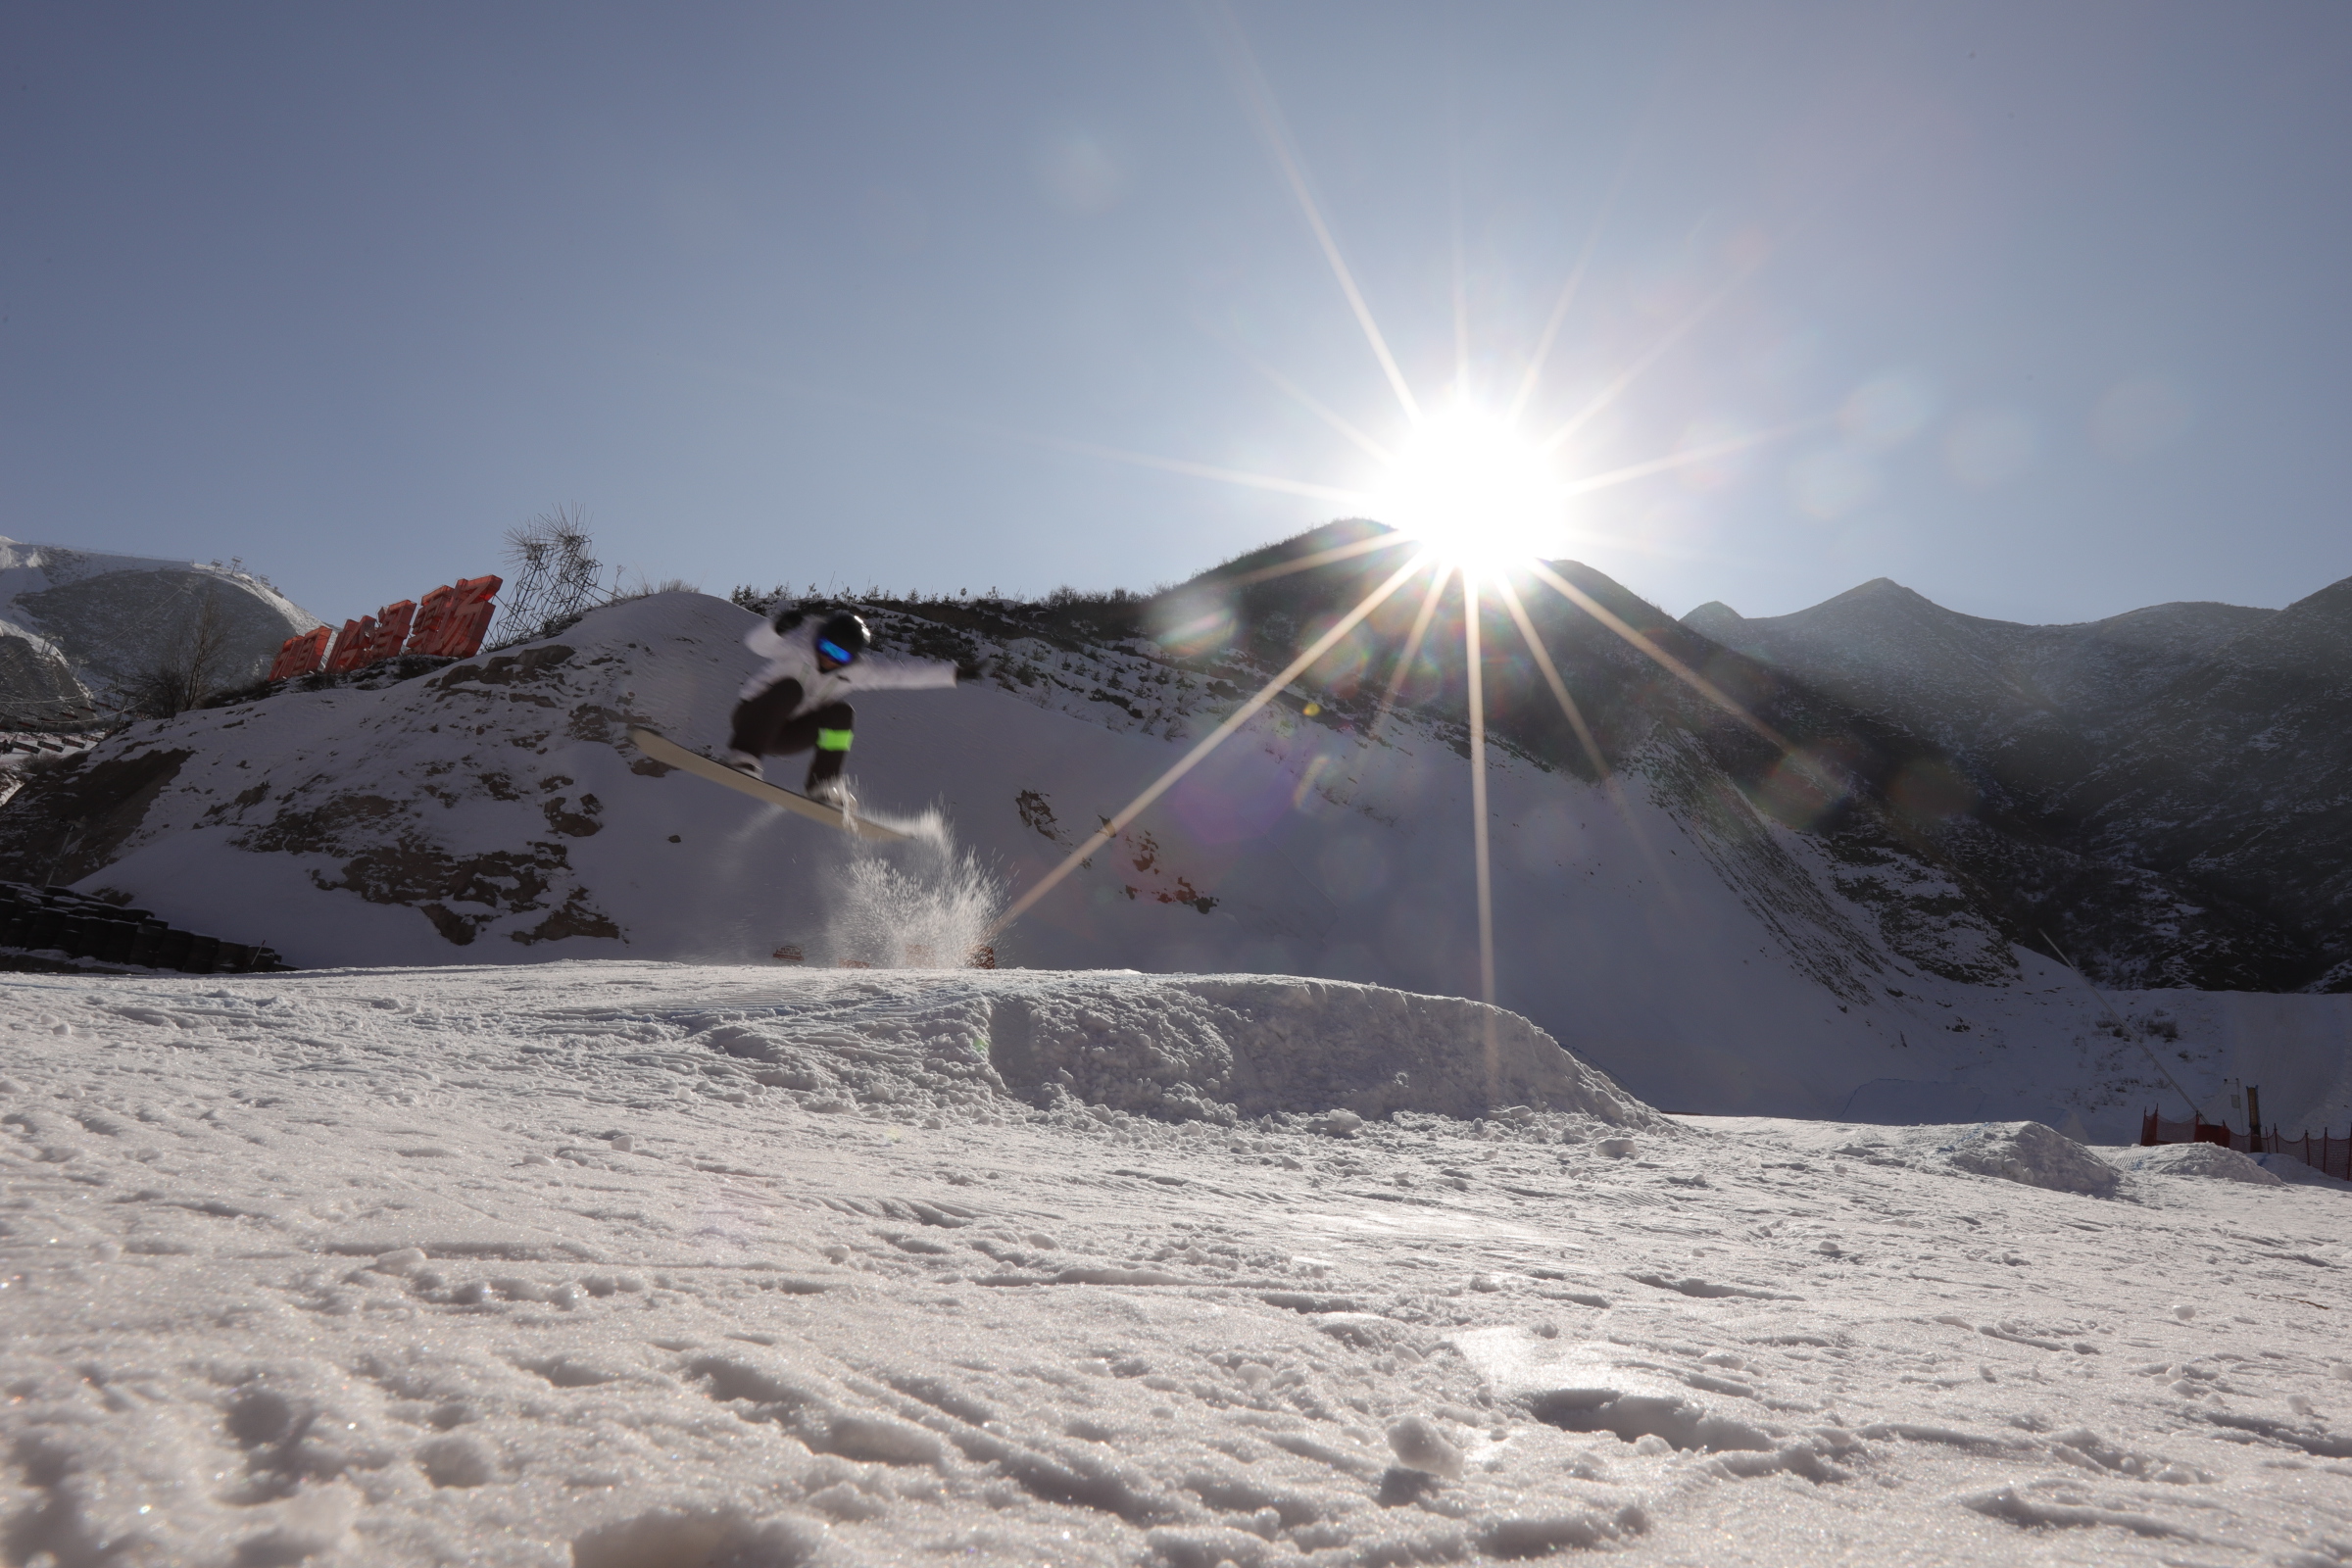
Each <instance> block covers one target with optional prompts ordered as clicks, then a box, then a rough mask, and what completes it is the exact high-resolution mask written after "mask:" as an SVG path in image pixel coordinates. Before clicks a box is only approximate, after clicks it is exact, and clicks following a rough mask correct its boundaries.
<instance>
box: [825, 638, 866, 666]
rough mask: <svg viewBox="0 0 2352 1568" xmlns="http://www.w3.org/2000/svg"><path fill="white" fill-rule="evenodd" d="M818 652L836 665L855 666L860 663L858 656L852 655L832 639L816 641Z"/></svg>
mask: <svg viewBox="0 0 2352 1568" xmlns="http://www.w3.org/2000/svg"><path fill="white" fill-rule="evenodd" d="M816 651H817V652H818V653H820V654H822V655H824V656H825V657H826V658H827V659H830V660H831V661H833V662H835V663H836V664H855V663H856V662H858V656H857V655H856V654H853V653H851V652H850V651H849V650H848V649H847V648H844V647H842V646H841V644H839V643H837V642H835V641H834V640H833V639H832V638H830V637H819V638H818V639H817V640H816Z"/></svg>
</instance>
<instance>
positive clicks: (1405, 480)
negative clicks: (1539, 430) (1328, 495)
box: [1372, 408, 1567, 572]
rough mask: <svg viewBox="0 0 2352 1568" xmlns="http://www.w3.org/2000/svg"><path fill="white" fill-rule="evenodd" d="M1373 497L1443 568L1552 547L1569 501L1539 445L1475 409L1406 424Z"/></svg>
mask: <svg viewBox="0 0 2352 1568" xmlns="http://www.w3.org/2000/svg"><path fill="white" fill-rule="evenodd" d="M1374 496H1375V501H1374V508H1373V513H1372V515H1373V516H1374V517H1375V518H1376V519H1378V520H1379V521H1381V522H1385V523H1387V524H1388V525H1389V526H1390V527H1392V528H1396V529H1398V530H1400V531H1402V532H1404V533H1408V534H1411V535H1412V536H1413V537H1414V538H1416V539H1418V540H1420V541H1421V542H1422V543H1423V544H1424V545H1426V546H1427V547H1428V548H1429V550H1430V552H1431V553H1432V554H1434V555H1436V556H1437V557H1438V558H1439V559H1440V560H1442V561H1444V562H1445V563H1446V564H1448V565H1453V566H1462V567H1467V568H1470V569H1472V570H1477V571H1482V572H1492V571H1495V570H1499V569H1501V568H1503V567H1505V566H1508V565H1510V564H1515V563H1518V562H1523V561H1527V560H1530V559H1534V558H1538V557H1541V556H1543V555H1544V554H1546V553H1548V552H1549V551H1550V550H1551V549H1553V548H1554V547H1556V544H1557V542H1558V538H1559V535H1560V532H1561V529H1562V526H1563V514H1564V510H1565V508H1566V504H1567V495H1566V491H1565V489H1564V487H1563V486H1562V485H1561V482H1560V480H1559V477H1558V476H1557V475H1556V474H1554V473H1553V472H1552V470H1551V464H1550V462H1549V460H1548V459H1547V458H1546V456H1545V455H1544V450H1543V449H1542V448H1541V447H1539V446H1538V445H1537V444H1536V443H1534V442H1532V441H1529V440H1527V439H1526V438H1525V437H1523V436H1521V435H1520V434H1519V433H1518V432H1517V431H1515V430H1514V429H1512V428H1511V425H1510V422H1509V421H1508V420H1505V419H1503V418H1500V417H1496V416H1495V415H1491V414H1487V413H1485V412H1484V411H1482V410H1479V409H1475V408H1461V409H1455V410H1451V411H1448V412H1446V413H1442V414H1435V415H1431V416H1430V417H1427V418H1424V419H1422V420H1421V421H1420V422H1419V423H1418V424H1416V425H1414V426H1413V430H1412V434H1411V436H1410V437H1409V438H1407V440H1406V441H1405V444H1404V447H1403V449H1402V450H1401V451H1399V452H1398V453H1397V455H1396V458H1395V461H1394V462H1393V463H1392V464H1391V466H1390V467H1389V470H1388V472H1387V474H1386V475H1384V476H1383V479H1382V481H1381V483H1380V484H1379V485H1378V486H1377V488H1376V489H1375V491H1374Z"/></svg>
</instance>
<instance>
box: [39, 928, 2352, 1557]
mask: <svg viewBox="0 0 2352 1568" xmlns="http://www.w3.org/2000/svg"><path fill="white" fill-rule="evenodd" d="M0 985H4V986H5V988H6V990H7V995H8V1005H7V1006H6V1008H5V1009H4V1010H0V1039H4V1040H5V1043H6V1045H5V1051H4V1052H0V1070H4V1071H5V1075H6V1076H5V1079H4V1080H0V1105H4V1106H5V1109H4V1110H0V1162H4V1163H0V1169H4V1170H5V1172H6V1191H5V1200H4V1201H5V1204H6V1206H5V1208H4V1209H0V1220H4V1222H5V1233H4V1235H0V1249H5V1254H6V1255H5V1260H4V1261H0V1326H4V1327H5V1329H6V1333H7V1339H6V1350H5V1352H4V1359H5V1367H4V1368H0V1377H4V1379H5V1385H6V1390H7V1399H6V1402H5V1403H4V1404H0V1436H4V1437H5V1440H6V1443H7V1445H8V1446H7V1450H6V1451H7V1452H8V1454H9V1457H10V1461H11V1468H10V1470H9V1472H8V1476H7V1486H8V1495H6V1496H5V1497H4V1498H0V1508H4V1509H5V1517H0V1553H4V1554H5V1556H6V1558H7V1560H8V1561H11V1562H22V1563H42V1564H50V1563H54V1564H57V1565H60V1568H67V1565H81V1564H97V1563H108V1564H162V1563H174V1564H179V1563H187V1564H221V1565H229V1564H288V1563H296V1562H309V1563H317V1564H340V1563H353V1564H356V1563H368V1564H406V1563H449V1562H466V1563H481V1564H517V1565H519V1564H533V1565H540V1564H544V1565H551V1568H552V1565H562V1564H578V1565H587V1568H640V1565H642V1568H653V1565H693V1564H734V1565H773V1564H799V1563H811V1564H825V1563H837V1564H857V1563H886V1562H887V1563H899V1562H906V1563H920V1562H933V1561H942V1560H949V1559H955V1560H969V1561H982V1562H1005V1563H1022V1564H1039V1563H1061V1564H1075V1563H1117V1564H1128V1563H1143V1564H1166V1565H1171V1568H1191V1565H1196V1564H1197V1565H1204V1568H1206V1565H1214V1564H1217V1563H1220V1562H1232V1563H1235V1564H1239V1565H1245V1568H1252V1565H1272V1564H1283V1563H1293V1562H1299V1563H1318V1564H1334V1565H1338V1564H1364V1565H1372V1564H1378V1565H1384V1568H1385V1565H1401V1564H1412V1563H1438V1562H1456V1561H1465V1562H1466V1561H1486V1560H1496V1559H1524V1558H1537V1557H1545V1556H1550V1555H1554V1554H1563V1553H1565V1554H1575V1553H1579V1552H1582V1551H1585V1550H1598V1551H1607V1552H1610V1553H1612V1554H1613V1555H1616V1556H1618V1557H1622V1558H1625V1559H1628V1560H1633V1561H1655V1562H1660V1563H1708V1564H1725V1563H1760V1564H1805V1565H1808V1568H1810V1565H1812V1564H1815V1563H1822V1562H1857V1563H1860V1562H1871V1563H1876V1562H1892V1561H1901V1562H1907V1563H1945V1562H1952V1563H1959V1562H1969V1563H1979V1562H1981V1563H2020V1562H2023V1563H2060V1562H2065V1563H2082V1562H2144V1563H2151V1564H2152V1563H2159V1562H2163V1563H2205V1564H2239V1563H2244V1564H2255V1563H2263V1564H2290V1565H2323V1564H2337V1563H2341V1562H2344V1561H2346V1560H2347V1558H2348V1556H2352V1421H2347V1407H2348V1406H2352V1346H2347V1344H2346V1342H2345V1339H2344V1336H2343V1331H2342V1325H2341V1322H2340V1319H2341V1317H2342V1315H2343V1313H2344V1312H2346V1311H2347V1310H2352V1298H2347V1296H2346V1294H2345V1292H2344V1291H2343V1289H2342V1281H2343V1279H2344V1278H2345V1275H2344V1269H2345V1268H2346V1267H2347V1266H2348V1265H2352V1248H2348V1247H2347V1245H2346V1235H2347V1232H2346V1226H2345V1218H2346V1214H2347V1209H2346V1206H2345V1204H2346V1200H2347V1195H2346V1194H2345V1193H2344V1192H2343V1191H2342V1190H2341V1189H2340V1188H2338V1187H2334V1186H2272V1185H2256V1184H2253V1183H2249V1182H2247V1181H2244V1180H2228V1179H2223V1180H2216V1179H2213V1177H2214V1176H2215V1175H2222V1176H2225V1177H2226V1176H2227V1175H2229V1172H2227V1171H2213V1172H2206V1173H2191V1172H2194V1171H2195V1167H2177V1168H2176V1170H2173V1171H2168V1170H2166V1169H2164V1168H2162V1167H2161V1166H2160V1165H2156V1164H2149V1163H2143V1164H2141V1165H2140V1166H2139V1167H2138V1168H2125V1169H2119V1168H2118V1165H2117V1160H2118V1159H2123V1160H2124V1162H2125V1163H2126V1164H2127V1165H2128V1164H2129V1163H2130V1161H2129V1159H2128V1157H2126V1156H2125V1154H2124V1152H2122V1151H2115V1152H2112V1153H2113V1154H2114V1155H2115V1156H2116V1158H2104V1157H2094V1156H2093V1155H2092V1153H2091V1152H2086V1151H2084V1150H2083V1149H2082V1147H2081V1146H2079V1145H2075V1144H2072V1143H2069V1142H2067V1141H2066V1140H2063V1139H2058V1138H2057V1137H2056V1135H2055V1134H2052V1133H2050V1132H2049V1130H2048V1129H2047V1128H2044V1127H2039V1126H2038V1125H2036V1124H2034V1123H2030V1122H2028V1123H2016V1122H2006V1123H1994V1124H1986V1125H1982V1126H1967V1125H1962V1126H1942V1127H1917V1128H1883V1129H1882V1128H1872V1127H1857V1126H1850V1125H1847V1126H1834V1127H1833V1126H1825V1125H1823V1124H1819V1123H1806V1122H1787V1121H1767V1120H1741V1121H1729V1120H1725V1121H1710V1120H1698V1119H1691V1120H1679V1121H1678V1120H1672V1119H1669V1118H1666V1117H1663V1116H1661V1115H1659V1114H1658V1113H1656V1112H1655V1111H1652V1110H1650V1109H1649V1108H1648V1107H1646V1106H1644V1105H1642V1104H1641V1103H1638V1102H1636V1101H1633V1100H1631V1099H1630V1098H1628V1097H1627V1096H1626V1095H1625V1094H1624V1093H1623V1092H1622V1091H1620V1090H1619V1089H1617V1088H1616V1086H1615V1085H1614V1084H1613V1083H1611V1082H1610V1081H1609V1080H1608V1079H1606V1078H1604V1077H1602V1076H1601V1075H1599V1074H1598V1073H1596V1072H1593V1071H1592V1070H1591V1069H1589V1068H1586V1067H1585V1066H1583V1065H1582V1064H1581V1063H1579V1062H1578V1061H1577V1060H1575V1059H1574V1058H1572V1057H1570V1056H1568V1055H1566V1054H1563V1053H1561V1052H1559V1051H1558V1050H1557V1049H1556V1048H1555V1047H1553V1046H1552V1045H1551V1044H1550V1042H1549V1040H1548V1039H1547V1038H1546V1037H1544V1036H1543V1035H1542V1034H1541V1033H1539V1032H1538V1031H1536V1030H1534V1029H1533V1028H1531V1027H1530V1026H1528V1025H1526V1024H1525V1023H1524V1022H1522V1021H1520V1020H1518V1019H1515V1018H1509V1017H1507V1016H1504V1015H1497V1014H1494V1013H1491V1012H1489V1011H1487V1010H1485V1009H1481V1008H1479V1007H1477V1006H1476V1005H1472V1004H1468V1003H1461V1002H1451V1001H1445V1000H1442V999H1432V998H1408V997H1404V996H1402V995H1400V994H1398V993H1395V992H1388V991H1382V990H1379V989H1377V988H1371V987H1359V986H1349V985H1345V984H1340V983H1333V982H1304V981H1295V980H1284V979H1280V978H1274V977H1262V976H1226V977H1211V978H1190V979H1183V978H1174V977H1157V976H1145V975H1135V974H1070V975H1050V974H1036V973H1020V972H1010V971H1003V972H997V973H981V972H971V971H966V972H953V971H931V972H914V971H873V972H793V971H776V970H756V969H746V968H712V967H696V966H685V965H672V964H663V963H656V962H646V961H612V962H573V963H554V964H544V965H536V966H530V967H524V968H517V967H512V966H509V967H500V968H486V967H473V968H459V967H446V968H436V969H429V970H384V969H377V970H346V971H331V972H318V973H308V974H296V975H272V976H249V977H237V978H218V977H214V978H187V979H133V978H126V977H120V978H118V977H93V978H84V977H78V976H30V975H19V976H11V977H7V978H6V979H5V980H0ZM1138 1112H1145V1113H1146V1114H1139V1113H1138ZM2102 1173H2103V1174H2102ZM2339 1422H2344V1423H2346V1424H2345V1425H2339V1424H2338V1423H2339Z"/></svg>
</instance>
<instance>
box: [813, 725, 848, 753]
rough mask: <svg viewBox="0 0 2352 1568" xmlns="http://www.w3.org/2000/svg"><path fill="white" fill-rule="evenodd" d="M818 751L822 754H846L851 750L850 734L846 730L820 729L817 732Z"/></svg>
mask: <svg viewBox="0 0 2352 1568" xmlns="http://www.w3.org/2000/svg"><path fill="white" fill-rule="evenodd" d="M816 749H817V750H818V751H820V752H846V751H848V750H849V749H850V732H849V731H848V730H846V729H820V730H818V731H817V732H816Z"/></svg>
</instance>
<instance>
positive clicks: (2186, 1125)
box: [2139, 1110, 2352, 1181]
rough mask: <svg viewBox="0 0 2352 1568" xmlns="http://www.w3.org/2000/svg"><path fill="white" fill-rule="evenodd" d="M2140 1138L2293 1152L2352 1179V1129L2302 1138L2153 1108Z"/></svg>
mask: <svg viewBox="0 0 2352 1568" xmlns="http://www.w3.org/2000/svg"><path fill="white" fill-rule="evenodd" d="M2139 1141H2140V1143H2141V1145H2142V1146H2143V1147H2152V1146H2154V1145H2157V1144H2219V1145H2221V1146H2222V1147H2223V1148H2224V1149H2234V1150H2236V1151H2237V1152H2239V1153H2241V1154H2292V1155H2293V1156H2294V1157H2295V1158H2297V1159H2299V1160H2301V1161H2302V1162H2303V1163H2304V1164H2306V1165H2309V1166H2310V1167H2311V1168H2312V1169H2313V1170H2316V1171H2319V1172H2320V1173H2321V1174H2323V1175H2327V1176H2333V1177H2335V1178H2336V1179H2337V1180H2339V1181H2352V1132H2348V1133H2346V1134H2345V1135H2344V1136H2343V1137H2341V1138H2337V1137H2335V1136H2333V1135H2332V1134H2330V1133H2329V1132H2328V1131H2327V1129H2326V1128H2325V1127H2323V1128H2321V1129H2320V1135H2319V1136H2318V1137H2317V1138H2314V1137H2313V1136H2312V1135H2311V1134H2310V1133H2309V1132H2308V1131H2306V1132H2305V1133H2304V1134H2303V1136H2302V1137H2300V1138H2283V1137H2280V1136H2279V1133H2278V1127H2277V1125H2276V1124H2274V1125H2273V1126H2272V1128H2271V1130H2270V1131H2269V1132H2267V1133H2266V1132H2262V1131H2260V1130H2259V1129H2255V1130H2250V1131H2247V1132H2242V1133H2241V1132H2236V1131H2233V1130H2232V1129H2231V1128H2230V1127H2229V1124H2228V1123H2226V1122H2218V1121H2207V1120H2206V1119H2205V1118H2204V1117H2202V1116H2196V1115H2193V1114H2192V1116H2191V1118H2190V1119H2189V1120H2187V1121H2174V1120H2173V1119H2172V1118H2171V1117H2169V1116H2162V1115H2159V1114H2158V1113H2157V1112H2155V1111H2152V1110H2151V1111H2149V1112H2147V1113H2146V1114H2145V1115H2143V1116H2141V1117H2140V1118H2139Z"/></svg>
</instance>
